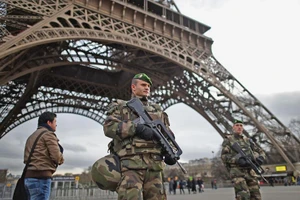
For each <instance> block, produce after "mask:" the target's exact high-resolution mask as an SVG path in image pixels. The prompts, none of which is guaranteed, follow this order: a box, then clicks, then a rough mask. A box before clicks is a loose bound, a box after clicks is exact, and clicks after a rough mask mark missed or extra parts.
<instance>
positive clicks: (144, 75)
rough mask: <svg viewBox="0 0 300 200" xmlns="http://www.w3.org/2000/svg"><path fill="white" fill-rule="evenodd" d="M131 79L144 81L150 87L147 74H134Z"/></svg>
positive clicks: (149, 79)
mask: <svg viewBox="0 0 300 200" xmlns="http://www.w3.org/2000/svg"><path fill="white" fill-rule="evenodd" d="M133 79H140V80H142V81H145V82H147V83H149V84H150V85H152V81H151V78H150V77H149V76H147V74H145V73H139V74H136V75H135V76H134V77H133Z"/></svg>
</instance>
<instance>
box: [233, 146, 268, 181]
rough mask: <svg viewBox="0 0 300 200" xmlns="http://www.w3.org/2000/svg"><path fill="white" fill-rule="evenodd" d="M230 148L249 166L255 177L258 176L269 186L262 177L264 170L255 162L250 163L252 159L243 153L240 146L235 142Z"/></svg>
mask: <svg viewBox="0 0 300 200" xmlns="http://www.w3.org/2000/svg"><path fill="white" fill-rule="evenodd" d="M231 148H232V149H233V150H234V151H235V152H237V153H239V154H240V156H241V157H243V158H244V159H245V160H246V163H247V164H249V165H250V167H251V169H253V170H254V171H255V173H256V174H257V175H260V177H261V178H262V179H263V180H264V181H265V182H266V183H268V184H269V182H268V181H267V180H266V179H265V177H263V175H262V174H263V173H265V171H264V169H263V168H262V167H261V166H260V165H259V164H257V163H256V161H252V159H251V158H250V157H249V156H248V155H246V153H245V152H244V151H243V149H242V148H241V147H240V145H239V144H238V143H237V142H235V143H233V145H232V146H231Z"/></svg>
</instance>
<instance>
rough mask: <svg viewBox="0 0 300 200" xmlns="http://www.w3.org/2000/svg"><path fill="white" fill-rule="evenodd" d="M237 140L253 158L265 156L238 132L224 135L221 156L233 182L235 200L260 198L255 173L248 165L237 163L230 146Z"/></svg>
mask: <svg viewBox="0 0 300 200" xmlns="http://www.w3.org/2000/svg"><path fill="white" fill-rule="evenodd" d="M235 142H237V143H238V144H239V145H240V147H241V148H242V149H243V151H244V152H245V153H246V154H247V155H251V156H252V157H253V158H254V159H256V158H257V157H258V156H262V157H263V158H265V153H264V152H263V150H262V149H261V148H259V147H258V146H257V145H255V144H254V142H253V141H251V139H249V138H247V137H245V136H243V135H238V134H235V133H234V134H232V135H228V136H226V137H225V139H224V142H223V144H222V153H221V158H222V160H223V163H224V164H225V166H226V168H227V169H228V171H229V173H230V177H231V179H232V181H233V183H234V190H235V195H236V199H237V200H249V199H251V200H254V199H256V200H260V199H261V194H260V191H259V184H258V179H257V175H256V174H255V172H254V170H253V169H250V168H249V167H240V166H239V165H238V164H237V159H238V157H237V154H238V153H236V152H235V151H234V150H233V149H232V148H231V146H232V145H233V143H235Z"/></svg>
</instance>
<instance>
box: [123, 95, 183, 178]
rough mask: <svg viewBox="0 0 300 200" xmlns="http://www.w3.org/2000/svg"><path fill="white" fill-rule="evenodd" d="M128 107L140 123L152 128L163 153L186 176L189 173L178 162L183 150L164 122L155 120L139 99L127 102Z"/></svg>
mask: <svg viewBox="0 0 300 200" xmlns="http://www.w3.org/2000/svg"><path fill="white" fill-rule="evenodd" d="M127 106H128V107H129V108H130V109H131V110H132V111H133V112H135V113H136V114H137V115H138V116H139V118H140V123H143V124H147V125H148V126H149V127H150V128H152V130H153V132H154V135H155V138H156V139H157V140H158V142H159V144H160V145H161V147H162V148H163V152H164V153H165V154H166V155H168V156H170V158H172V159H173V160H176V163H177V164H178V165H179V167H180V168H181V170H182V172H183V173H184V174H186V173H187V171H186V170H185V169H184V167H183V166H182V165H181V164H180V163H179V162H178V160H179V158H180V155H181V154H182V150H181V148H180V147H179V146H178V144H177V143H176V141H175V138H174V136H173V135H172V133H170V131H169V130H168V129H167V127H166V126H165V125H164V124H163V123H162V121H161V120H153V119H152V118H151V116H150V115H149V113H148V112H147V111H146V110H145V109H144V105H143V104H142V102H141V101H140V100H139V99H138V98H132V99H131V100H130V101H128V102H127Z"/></svg>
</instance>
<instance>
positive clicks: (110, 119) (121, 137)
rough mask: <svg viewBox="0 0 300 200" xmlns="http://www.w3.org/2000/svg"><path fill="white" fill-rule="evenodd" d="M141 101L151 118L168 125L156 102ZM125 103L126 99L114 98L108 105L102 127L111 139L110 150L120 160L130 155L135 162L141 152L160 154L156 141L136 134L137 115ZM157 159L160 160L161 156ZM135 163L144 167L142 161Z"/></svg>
mask: <svg viewBox="0 0 300 200" xmlns="http://www.w3.org/2000/svg"><path fill="white" fill-rule="evenodd" d="M142 102H143V104H144V108H145V110H146V111H147V112H148V113H149V115H150V116H151V118H152V119H153V120H156V119H160V120H161V121H162V122H163V123H164V124H165V125H166V127H167V128H168V127H169V125H170V124H169V120H168V116H167V114H166V113H165V112H163V111H162V109H161V107H160V106H159V105H158V104H154V103H151V102H149V101H142ZM126 103H127V101H123V100H116V101H113V102H112V103H111V104H110V105H109V106H108V110H107V118H106V120H105V122H104V126H103V129H104V134H105V135H106V136H107V137H109V138H112V139H113V140H112V142H111V143H110V144H109V149H110V151H112V152H115V153H117V155H118V156H119V157H120V159H121V160H124V158H128V157H131V158H132V159H133V160H135V162H140V161H141V158H140V157H139V155H141V154H150V155H160V154H161V147H160V145H159V144H158V143H157V141H155V140H152V141H146V140H143V139H141V138H139V137H138V136H136V134H135V129H136V124H135V123H134V120H136V119H137V118H138V116H137V115H136V114H134V113H133V112H132V111H131V109H130V108H129V107H127V105H126ZM154 159H155V158H154ZM157 159H160V161H162V158H161V156H160V158H157ZM148 164H149V163H148ZM135 165H139V166H142V167H141V168H143V167H144V166H143V165H144V164H143V163H142V164H137V163H135Z"/></svg>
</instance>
